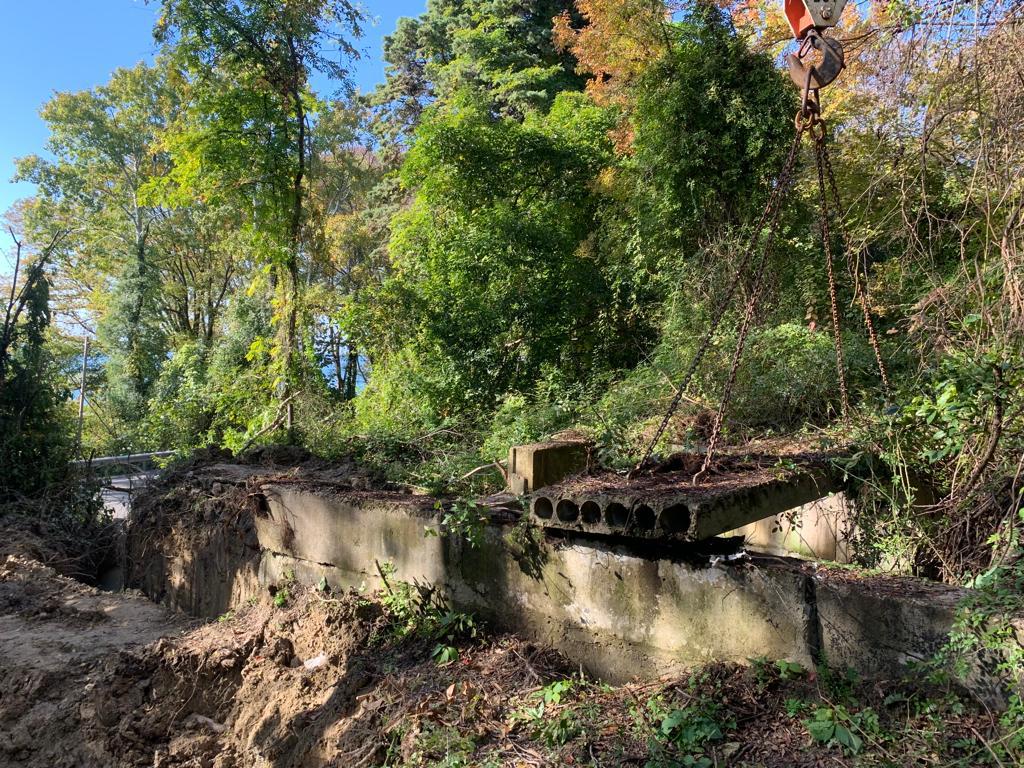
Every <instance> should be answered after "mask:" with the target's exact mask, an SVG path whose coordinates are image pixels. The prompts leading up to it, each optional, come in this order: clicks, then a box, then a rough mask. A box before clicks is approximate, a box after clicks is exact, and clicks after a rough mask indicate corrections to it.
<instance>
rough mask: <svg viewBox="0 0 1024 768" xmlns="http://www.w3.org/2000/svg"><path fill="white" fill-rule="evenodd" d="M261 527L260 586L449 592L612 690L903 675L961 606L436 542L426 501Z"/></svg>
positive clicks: (313, 511)
mask: <svg viewBox="0 0 1024 768" xmlns="http://www.w3.org/2000/svg"><path fill="white" fill-rule="evenodd" d="M265 493H266V498H267V501H268V504H267V505H266V508H267V511H266V514H265V515H264V516H262V517H260V518H258V519H257V520H256V531H257V536H258V538H259V542H260V545H261V547H262V548H263V554H262V558H261V561H260V565H259V581H260V582H261V583H263V584H268V583H273V582H275V581H278V580H280V579H282V578H284V577H285V576H286V575H294V576H295V577H296V578H298V579H300V580H302V581H305V582H308V583H317V582H319V581H320V579H321V578H326V579H327V581H328V583H330V584H331V585H332V586H335V587H359V586H367V587H370V588H376V587H377V586H379V585H380V580H379V576H378V573H377V567H376V565H375V563H378V562H379V563H384V562H385V561H388V562H391V563H392V564H393V565H394V566H395V568H396V577H397V578H399V579H402V580H405V581H410V582H413V581H418V582H422V583H429V584H433V585H436V586H437V587H438V588H439V589H440V590H441V591H442V592H443V593H444V594H446V595H447V596H448V598H449V599H450V600H451V602H452V604H453V605H454V606H455V607H457V608H460V609H462V610H466V611H471V612H473V613H475V614H477V615H479V616H482V617H483V618H485V619H487V620H489V621H491V622H492V623H494V624H495V625H497V626H499V627H502V628H506V629H509V630H514V631H516V632H518V633H520V634H523V635H526V636H528V637H531V638H533V639H535V640H537V641H538V642H541V643H544V644H548V645H551V646H553V647H555V648H558V649H559V650H561V651H562V652H563V653H565V654H566V655H567V656H568V657H569V658H571V659H574V660H576V661H578V662H580V663H582V664H583V665H584V666H585V667H587V668H588V669H589V670H590V671H591V672H593V673H595V674H597V675H599V676H602V677H604V678H606V679H610V680H613V681H618V680H625V679H629V678H633V677H635V676H643V677H651V676H656V675H660V674H663V673H666V672H670V671H672V670H674V669H677V668H680V667H686V666H690V665H693V664H696V663H701V662H706V661H710V660H734V661H740V662H743V661H746V660H748V659H750V658H754V657H758V656H765V657H768V658H786V659H790V660H792V661H797V662H800V663H801V664H804V665H811V664H813V663H815V662H816V661H819V660H827V661H829V662H835V663H839V664H845V665H849V666H851V667H853V668H854V669H857V670H858V671H859V672H861V673H863V674H865V675H870V676H884V677H887V676H893V675H896V674H898V673H899V672H900V671H901V669H902V668H903V666H904V665H905V663H906V662H907V661H909V660H921V659H925V658H928V657H930V656H931V655H932V654H933V653H934V652H935V651H936V650H937V649H938V648H939V647H941V646H942V644H943V643H944V642H945V639H946V636H947V633H948V630H949V627H950V625H951V623H952V619H953V613H954V610H955V606H956V603H957V601H958V599H959V598H960V597H961V596H962V592H961V591H960V590H956V589H949V588H946V587H941V586H937V585H931V586H929V587H928V588H927V589H926V588H924V587H920V588H917V587H914V586H909V587H908V584H909V585H917V584H918V582H913V581H910V580H900V581H899V582H898V583H895V584H891V583H890V582H891V581H892V580H887V581H886V582H885V584H882V583H879V582H878V581H877V580H874V581H873V580H870V579H867V580H865V579H853V578H850V577H849V575H848V574H846V573H844V572H841V571H838V572H833V571H828V570H822V569H818V568H816V567H815V566H813V565H812V564H808V563H801V562H799V561H793V560H788V559H785V558H778V557H764V558H757V557H755V558H754V559H752V560H747V561H737V562H735V563H729V564H726V563H719V564H718V565H716V566H714V567H712V566H710V565H708V564H707V559H706V558H705V562H704V563H693V562H687V561H686V560H685V559H684V557H683V556H682V554H683V553H682V550H680V551H679V554H678V555H677V556H674V555H675V553H661V554H652V553H651V551H649V550H648V551H636V550H631V549H630V548H629V547H627V546H617V545H613V544H611V543H609V542H608V541H597V540H583V539H575V540H573V539H548V540H547V541H545V542H543V543H542V545H541V546H539V547H536V548H533V547H528V548H526V549H525V550H524V549H523V548H522V547H521V546H520V545H517V544H513V543H510V542H509V541H508V540H507V539H508V538H509V537H508V535H507V534H508V533H509V531H510V528H509V527H508V526H501V525H492V526H490V527H488V529H487V531H486V535H485V537H484V543H483V544H482V546H481V547H480V548H479V549H471V548H469V547H468V546H466V545H465V544H464V542H462V541H461V540H458V539H455V538H447V537H436V536H428V535H425V532H426V530H427V529H428V528H432V527H433V528H436V521H435V520H433V519H432V518H431V517H430V515H429V512H425V511H424V508H423V505H422V502H418V501H416V500H414V499H412V498H411V497H406V498H404V499H403V498H402V497H367V495H365V494H363V495H347V496H346V495H327V494H324V493H313V492H311V491H309V490H303V489H301V488H297V487H296V486H279V487H274V486H270V487H267V488H265Z"/></svg>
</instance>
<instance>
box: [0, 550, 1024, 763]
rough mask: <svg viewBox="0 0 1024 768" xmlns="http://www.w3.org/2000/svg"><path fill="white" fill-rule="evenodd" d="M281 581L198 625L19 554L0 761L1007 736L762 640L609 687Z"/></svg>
mask: <svg viewBox="0 0 1024 768" xmlns="http://www.w3.org/2000/svg"><path fill="white" fill-rule="evenodd" d="M395 587H396V590H397V588H398V585H395ZM273 592H274V594H271V593H270V592H269V591H268V592H265V593H264V594H263V595H262V596H261V597H260V598H259V599H258V600H255V601H252V602H251V603H250V604H247V605H245V606H244V607H243V608H241V609H240V610H238V611H237V612H236V613H233V614H228V615H225V616H222V617H221V618H220V620H217V621H213V622H210V623H207V624H204V625H201V626H197V625H196V624H195V623H193V622H190V621H188V620H185V619H183V618H182V617H181V616H180V615H173V614H169V613H168V612H167V611H165V610H164V609H162V608H160V607H158V606H156V605H154V604H152V603H150V602H149V601H147V600H146V599H145V598H144V597H142V596H140V595H132V594H127V595H115V594H109V593H102V592H98V591H97V590H94V589H92V588H90V587H86V586H83V585H81V584H79V583H77V582H74V581H71V580H69V579H67V578H64V577H61V576H59V575H58V574H57V573H56V572H55V571H53V570H52V569H50V568H47V567H45V566H42V565H40V564H39V563H36V562H33V561H31V560H28V559H26V558H23V557H17V556H9V557H7V558H6V559H5V560H4V561H3V563H2V564H0V766H4V768H6V767H7V766H27V767H28V768H120V767H121V766H126V767H127V766H140V767H142V766H147V767H149V766H152V767H153V768H171V767H172V766H174V767H179V766H180V767H182V768H185V767H188V768H295V767H298V766H303V767H305V766H308V767H309V768H313V767H315V766H334V767H336V768H366V767H368V766H394V767H395V768H398V767H399V766H401V767H402V768H414V767H415V768H420V767H423V768H425V767H426V766H449V767H450V768H455V767H456V766H467V767H468V766H493V767H497V766H516V767H523V768H525V767H528V766H552V767H554V766H566V765H593V766H643V765H655V766H677V765H712V766H714V765H718V766H726V765H728V766H764V767H766V768H784V767H785V768H810V767H811V766H854V765H856V766H873V765H887V766H916V765H960V766H974V765H978V764H980V763H979V762H978V761H979V760H980V759H981V758H983V757H984V756H985V754H987V753H986V751H985V750H986V749H987V747H986V746H985V742H988V743H990V744H995V743H996V742H997V739H998V738H999V737H998V732H997V726H996V722H995V721H996V718H995V716H992V715H986V714H984V713H981V712H978V711H976V710H973V709H972V708H971V707H970V706H968V705H965V703H963V702H960V701H957V700H955V699H952V698H949V697H945V696H944V697H939V698H935V697H934V694H933V693H924V692H921V691H916V690H913V689H908V688H904V687H900V686H898V685H897V684H896V683H891V682H890V683H876V684H872V685H870V686H869V685H865V684H857V683H852V682H850V681H847V680H845V679H842V678H836V679H833V680H826V679H823V678H821V677H818V676H815V675H814V674H813V673H812V672H805V671H802V670H794V669H793V668H791V667H790V668H780V667H776V666H775V665H773V664H771V663H769V662H763V663H762V662H759V663H755V664H754V665H753V666H752V667H750V668H745V667H741V666H737V665H711V666H709V667H705V668H704V669H702V670H698V671H697V672H695V673H694V674H693V675H691V676H685V677H682V678H677V679H671V680H662V681H655V682H651V683H644V684H641V683H637V684H633V685H627V686H620V687H610V686H605V685H601V684H599V683H597V682H595V681H593V680H590V679H587V678H585V677H583V676H581V675H580V672H579V670H578V669H574V668H573V667H572V666H571V665H569V664H567V663H566V662H565V661H564V660H563V659H562V658H560V657H559V656H558V655H557V654H555V653H554V652H551V651H548V650H544V649H542V648H538V647H536V646H534V645H531V644H529V643H526V642H524V641H522V640H520V639H518V638H516V637H513V636H508V635H497V636H495V635H488V634H487V633H486V629H485V628H480V627H475V626H474V627H473V628H472V630H473V631H466V627H463V631H462V632H461V634H459V636H458V637H457V638H456V637H451V639H449V637H447V636H445V635H444V634H443V633H441V634H439V633H437V632H436V631H431V632H426V633H424V632H415V631H414V632H409V631H408V628H409V624H408V621H409V615H408V612H407V611H404V612H403V610H402V603H403V600H405V598H403V600H398V601H397V605H396V599H395V597H394V596H391V597H388V596H385V599H384V600H383V602H382V601H381V600H380V599H378V598H376V597H369V596H365V595H361V594H355V593H349V594H339V595H331V594H326V593H322V592H320V591H318V590H312V589H305V588H302V587H299V586H298V585H296V584H282V585H278V586H277V587H275V589H274V590H273ZM437 615H439V616H441V617H443V616H444V613H443V610H442V613H440V614H437ZM442 624H443V622H442ZM449 642H451V643H454V645H455V646H456V647H457V649H458V654H457V657H456V659H455V660H454V661H453V662H451V663H448V664H444V665H442V664H439V663H438V662H437V661H435V659H434V652H435V650H436V648H437V646H438V644H439V643H441V644H442V645H443V644H446V643H449ZM897 693H898V695H897ZM929 697H932V698H929ZM837 702H842V706H844V707H846V708H848V709H849V711H852V712H859V711H864V708H865V707H868V706H870V707H872V708H873V709H871V710H870V711H871V712H873V713H875V716H877V718H878V719H879V724H878V725H877V726H871V730H870V731H866V732H865V733H864V734H863V736H864V739H863V741H864V744H863V745H862V747H861V748H860V749H859V754H857V755H856V756H854V755H853V754H851V753H849V751H844V750H843V749H842V748H841V747H839V746H837V745H835V744H826V743H820V742H816V741H814V740H812V739H811V738H810V736H809V732H808V729H807V727H806V724H805V723H806V722H807V719H808V718H810V717H811V716H812V715H813V713H814V712H815V711H816V710H817V709H819V708H823V707H829V708H831V707H832V706H833V705H834V704H836V703H837ZM863 722H868V721H867V720H864V721H863ZM697 756H703V757H704V759H706V760H707V762H701V761H698V760H697ZM690 758H692V759H690ZM688 759H689V762H687V761H686V760H688ZM1007 764H1008V763H1007Z"/></svg>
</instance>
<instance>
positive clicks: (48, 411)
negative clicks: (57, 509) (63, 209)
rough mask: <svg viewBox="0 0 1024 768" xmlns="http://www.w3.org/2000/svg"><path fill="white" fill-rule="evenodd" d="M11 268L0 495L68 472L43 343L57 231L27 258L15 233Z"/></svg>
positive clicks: (0, 414)
mask: <svg viewBox="0 0 1024 768" xmlns="http://www.w3.org/2000/svg"><path fill="white" fill-rule="evenodd" d="M11 236H12V238H14V244H15V252H14V254H13V256H14V258H13V262H14V274H13V275H12V277H11V281H10V284H9V285H8V286H4V288H5V291H4V293H5V294H6V295H5V301H4V303H3V305H2V316H0V322H2V325H0V501H2V502H7V501H10V500H12V499H14V498H17V497H19V496H21V495H30V494H35V493H38V492H39V491H41V490H43V489H44V488H45V487H46V485H47V484H49V483H52V482H54V481H56V480H59V479H61V478H63V477H64V476H65V475H66V463H67V460H68V459H69V457H70V454H71V448H72V446H71V440H70V439H69V431H68V430H67V429H66V425H65V424H64V420H63V408H62V406H63V401H64V400H65V399H66V397H67V395H68V393H67V392H66V391H65V390H64V389H63V387H62V386H61V379H60V377H59V371H58V369H57V366H56V365H55V364H54V361H53V359H52V357H51V356H50V354H49V351H48V350H47V348H46V337H47V331H48V329H49V326H50V307H49V287H50V286H49V280H48V274H47V273H48V270H49V269H50V268H51V266H52V265H51V263H50V259H51V257H52V255H53V249H54V246H55V245H56V244H57V241H58V239H59V238H60V237H61V236H62V235H60V234H58V235H56V236H55V237H54V239H53V240H51V241H50V243H49V244H48V245H47V246H46V247H45V248H44V249H42V250H41V251H40V252H38V253H35V254H33V255H32V257H31V258H26V255H27V254H26V253H25V252H24V250H23V245H22V243H21V242H20V241H19V240H18V239H17V238H16V237H15V235H14V232H13V230H12V231H11Z"/></svg>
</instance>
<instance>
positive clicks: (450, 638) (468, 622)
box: [378, 563, 479, 665]
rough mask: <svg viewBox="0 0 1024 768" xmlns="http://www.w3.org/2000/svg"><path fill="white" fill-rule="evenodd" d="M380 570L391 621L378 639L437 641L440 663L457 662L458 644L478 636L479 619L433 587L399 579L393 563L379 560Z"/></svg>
mask: <svg viewBox="0 0 1024 768" xmlns="http://www.w3.org/2000/svg"><path fill="white" fill-rule="evenodd" d="M378 569H379V573H380V576H381V579H382V580H383V582H384V592H383V593H382V594H381V596H380V600H381V604H382V605H383V606H384V608H385V609H386V611H387V615H388V618H389V620H390V622H389V625H388V629H387V635H386V636H385V637H382V638H378V639H379V640H384V639H387V637H390V638H392V639H396V640H405V639H408V638H418V639H421V640H425V641H428V642H430V643H432V644H433V645H432V650H431V653H430V655H431V658H433V659H434V660H435V661H436V662H437V663H438V664H439V665H446V664H450V663H452V662H454V661H457V660H458V658H459V649H458V644H459V643H464V642H467V641H470V640H472V639H474V638H475V637H476V636H477V633H478V631H479V626H478V624H477V622H476V620H475V619H474V618H473V617H472V616H470V615H469V614H465V613H460V612H459V611H453V610H452V609H451V608H450V607H449V605H448V603H447V601H446V600H445V599H444V598H443V597H441V596H440V595H438V594H437V593H436V591H435V590H434V589H433V588H430V587H424V586H422V585H419V584H410V583H409V582H405V581H401V580H398V579H395V578H394V574H395V567H394V565H393V564H392V563H383V564H380V563H378Z"/></svg>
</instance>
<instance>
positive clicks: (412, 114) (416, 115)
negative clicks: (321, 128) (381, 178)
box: [373, 0, 583, 139]
mask: <svg viewBox="0 0 1024 768" xmlns="http://www.w3.org/2000/svg"><path fill="white" fill-rule="evenodd" d="M561 14H570V15H571V16H573V17H575V5H574V3H573V2H571V0H487V1H486V2H467V0H430V1H429V2H428V4H427V11H426V13H424V14H423V15H422V16H419V17H418V18H415V19H410V18H404V19H400V20H399V22H398V27H397V29H396V30H395V32H394V33H393V34H391V35H389V36H388V37H387V38H385V41H384V60H385V62H386V63H387V70H386V71H387V78H386V80H385V82H384V83H383V84H382V85H381V86H380V87H379V88H378V89H377V92H376V93H375V94H374V98H373V101H374V102H375V103H376V104H378V105H379V106H380V107H381V109H382V119H383V125H384V134H385V136H386V137H387V138H391V139H395V138H408V137H409V136H410V135H411V134H412V132H413V131H414V130H415V128H416V126H417V125H418V124H419V122H420V119H421V117H422V114H423V110H424V108H425V107H427V106H428V105H429V104H431V103H436V102H441V103H443V104H452V105H455V104H462V103H466V102H470V103H472V104H475V105H483V106H485V107H486V109H488V110H489V111H490V112H492V113H493V114H494V115H497V116H502V117H514V118H517V119H522V118H523V117H524V116H525V115H527V114H528V113H530V112H532V111H535V110H541V111H546V110H547V109H549V108H550V107H551V105H552V104H553V102H554V100H555V97H556V96H557V95H558V94H559V93H561V92H562V91H566V90H580V89H582V87H583V80H582V78H581V77H580V76H579V75H577V74H576V62H575V60H574V59H573V58H572V56H571V55H570V54H567V53H565V52H563V51H561V50H559V49H558V48H557V47H556V46H555V44H554V40H553V20H554V18H555V17H556V16H559V15H561Z"/></svg>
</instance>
